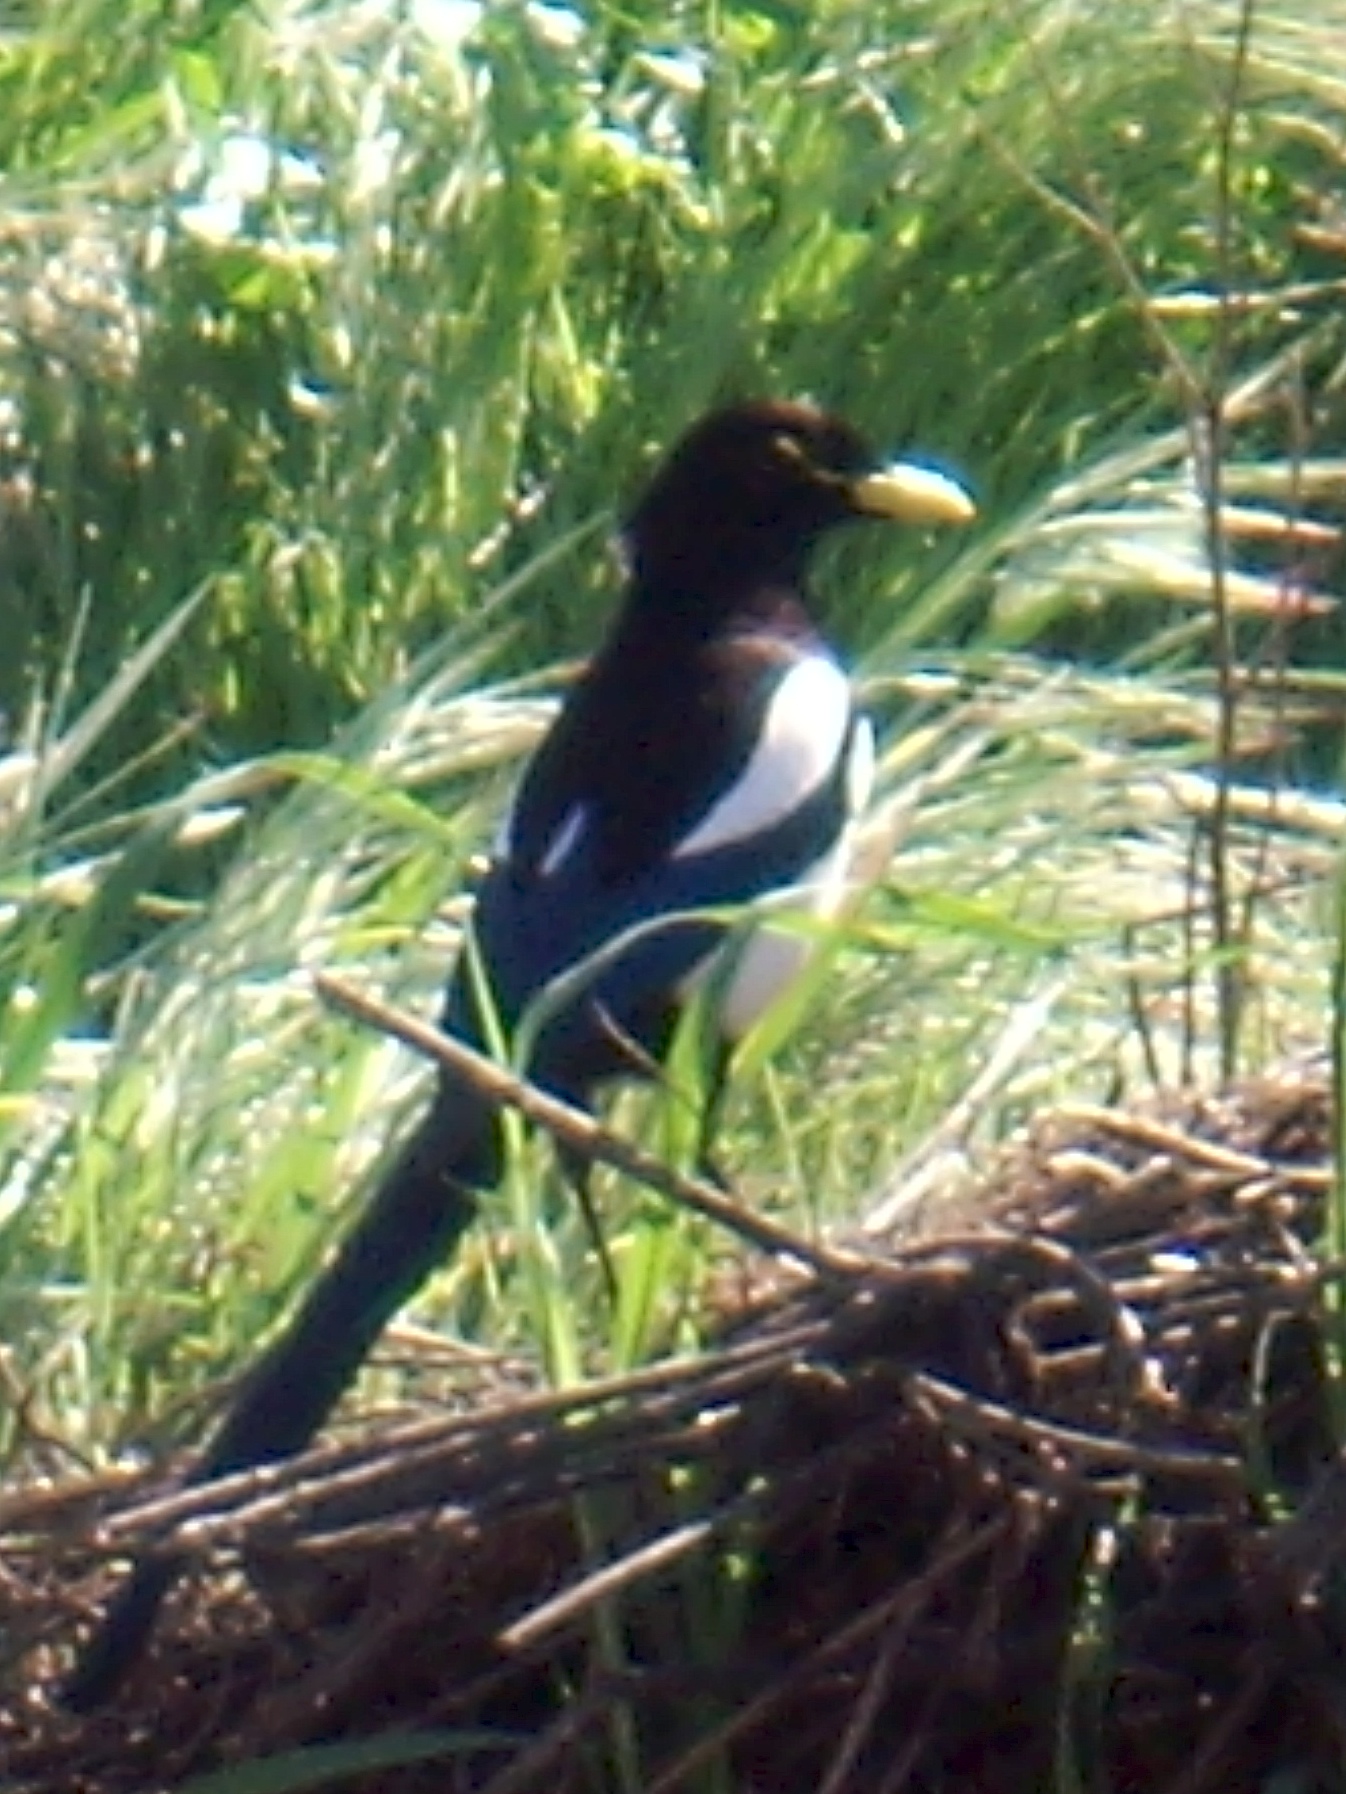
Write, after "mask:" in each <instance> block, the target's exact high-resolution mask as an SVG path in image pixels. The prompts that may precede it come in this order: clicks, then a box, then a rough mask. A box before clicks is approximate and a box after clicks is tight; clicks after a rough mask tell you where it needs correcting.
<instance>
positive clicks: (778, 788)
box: [673, 654, 873, 859]
mask: <svg viewBox="0 0 1346 1794" xmlns="http://www.w3.org/2000/svg"><path fill="white" fill-rule="evenodd" d="M851 704H852V695H851V684H850V680H849V679H848V678H847V677H846V675H845V673H843V672H842V670H841V668H840V667H839V666H838V665H837V664H836V662H835V661H833V660H829V659H827V658H826V656H824V655H821V654H813V655H810V656H809V657H808V658H807V659H806V660H801V661H799V662H798V663H797V664H796V665H795V666H793V667H791V668H790V671H789V672H788V673H786V675H785V677H784V678H783V679H782V680H781V682H780V684H779V685H778V686H777V687H776V689H775V691H774V692H773V694H772V697H771V702H770V704H769V705H768V707H767V711H766V715H765V717H764V718H763V722H762V732H761V735H760V736H759V737H758V740H757V745H756V746H755V747H754V748H753V751H752V754H751V755H750V757H749V759H748V763H747V765H746V766H745V767H744V768H743V771H742V773H741V774H740V775H739V777H738V780H737V781H736V782H735V783H734V784H733V785H731V786H730V788H729V789H728V791H726V792H725V793H724V795H723V796H722V797H721V798H719V799H718V800H717V801H716V802H715V803H714V804H712V806H711V807H710V809H709V810H708V811H707V812H706V814H705V815H704V816H703V817H702V818H701V820H700V822H698V823H697V825H696V827H695V828H694V829H693V830H692V831H691V833H690V834H689V835H685V836H684V837H683V839H682V840H681V841H680V842H679V843H678V845H677V847H676V848H675V850H674V853H673V857H674V859H687V858H690V857H691V856H692V855H694V854H702V853H711V852H713V851H714V850H715V849H716V848H720V847H728V846H730V845H731V844H733V843H734V842H736V841H747V840H751V839H752V837H753V836H754V835H760V834H764V833H766V832H767V831H768V830H770V829H772V828H774V827H775V826H776V824H777V823H779V822H783V821H784V820H785V818H786V817H787V816H789V815H790V814H791V812H792V811H794V810H797V809H798V808H799V806H800V804H802V803H804V802H805V801H806V800H807V799H808V798H810V797H811V796H812V795H813V794H814V792H816V791H819V790H821V788H822V787H823V786H824V785H825V784H826V783H827V781H828V779H830V778H831V777H832V776H833V774H834V773H835V771H836V767H837V759H838V757H839V755H840V754H841V751H842V748H843V746H844V745H845V741H846V732H847V730H848V729H849V728H850V724H851ZM854 747H855V749H859V747H860V742H859V731H858V730H857V732H856V737H855V743H854ZM861 751H862V752H863V750H861ZM869 753H870V757H871V759H872V756H873V741H872V738H871V740H870V746H869ZM851 761H852V770H851V772H850V774H849V776H848V785H853V784H854V783H855V772H856V770H857V769H856V768H855V752H854V750H853V752H852V756H851Z"/></svg>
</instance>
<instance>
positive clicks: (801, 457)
mask: <svg viewBox="0 0 1346 1794" xmlns="http://www.w3.org/2000/svg"><path fill="white" fill-rule="evenodd" d="M771 452H772V454H773V455H775V457H776V459H777V460H778V461H784V462H785V463H786V464H787V466H790V467H800V468H803V470H804V471H805V472H806V473H812V472H813V471H814V468H813V462H812V461H811V460H810V459H809V453H808V450H807V449H806V448H805V447H804V445H803V443H802V442H801V441H800V440H799V438H798V437H797V436H791V435H790V434H789V433H788V432H787V431H785V430H781V431H779V432H778V433H777V434H776V435H775V436H773V437H772V438H771Z"/></svg>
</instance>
